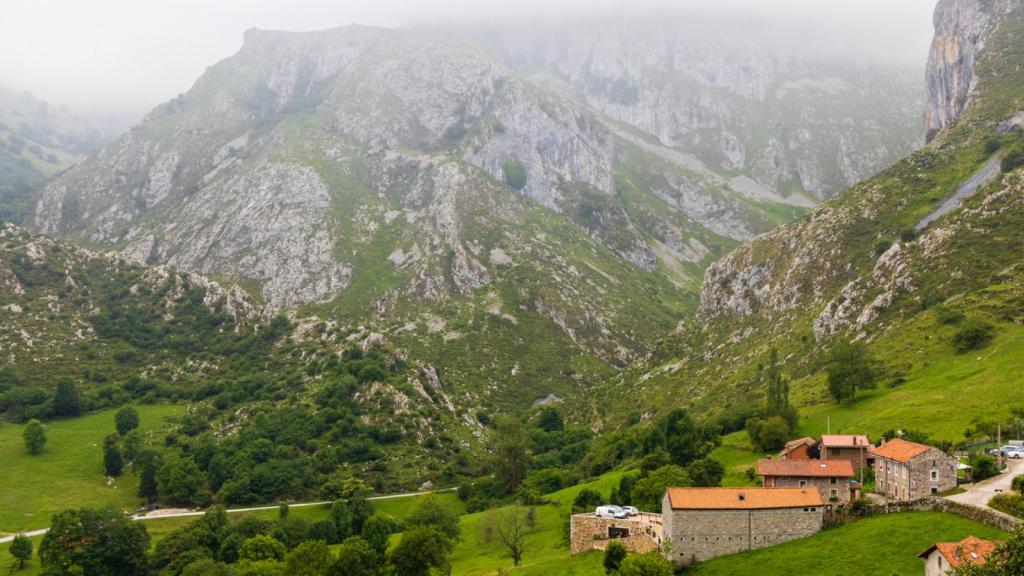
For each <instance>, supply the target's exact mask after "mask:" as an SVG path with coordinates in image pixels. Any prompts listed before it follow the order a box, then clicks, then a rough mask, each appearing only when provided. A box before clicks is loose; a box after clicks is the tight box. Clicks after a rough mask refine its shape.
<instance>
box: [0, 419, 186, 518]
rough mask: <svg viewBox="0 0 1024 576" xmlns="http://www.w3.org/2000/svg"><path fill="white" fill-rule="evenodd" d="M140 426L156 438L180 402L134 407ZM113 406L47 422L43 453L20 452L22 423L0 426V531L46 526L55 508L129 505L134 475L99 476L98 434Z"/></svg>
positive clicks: (110, 424)
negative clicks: (110, 479)
mask: <svg viewBox="0 0 1024 576" xmlns="http://www.w3.org/2000/svg"><path fill="white" fill-rule="evenodd" d="M137 409H138V411H139V416H140V419H141V424H140V426H139V429H140V430H141V431H142V432H143V434H144V436H145V437H146V438H147V441H154V440H158V439H161V438H160V434H159V432H160V431H162V430H165V429H166V428H167V426H168V420H167V419H168V418H169V417H174V416H179V415H181V414H183V413H184V410H185V408H184V407H183V406H180V405H170V404H157V405H142V406H137ZM115 412H116V410H105V411H103V412H98V413H95V414H89V415H86V416H81V417H79V418H72V419H67V420H57V421H54V422H49V423H47V424H46V428H47V432H46V436H47V443H46V447H45V448H44V449H43V452H42V454H39V455H37V456H31V455H29V454H28V453H27V452H26V451H25V445H24V441H23V440H22V437H21V434H22V430H23V429H24V426H22V425H17V424H3V425H0V462H3V474H0V532H8V533H12V532H19V531H27V530H33V529H38V528H45V527H46V526H47V525H49V522H50V517H51V516H53V514H55V513H56V512H59V511H61V510H64V509H66V508H73V507H100V506H116V507H118V508H123V509H127V510H133V509H135V508H136V507H137V506H138V505H139V499H138V497H137V496H136V493H135V492H136V490H137V489H138V478H137V476H136V475H134V474H131V473H126V474H125V475H124V476H122V477H120V478H118V479H117V481H116V482H114V483H113V484H111V485H109V486H108V485H107V482H106V478H105V477H104V475H103V456H102V449H101V445H102V443H103V438H104V437H105V436H106V435H107V434H110V433H111V432H113V431H114V414H115Z"/></svg>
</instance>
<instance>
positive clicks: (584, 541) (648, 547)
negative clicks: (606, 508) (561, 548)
mask: <svg viewBox="0 0 1024 576" xmlns="http://www.w3.org/2000/svg"><path fill="white" fill-rule="evenodd" d="M644 518H645V519H646V520H641V519H633V518H627V519H616V518H598V517H597V516H594V515H593V514H575V515H573V517H572V518H571V519H570V528H569V540H570V551H571V552H572V553H573V554H579V553H581V552H586V551H588V550H604V549H605V547H607V546H608V543H609V542H618V543H620V544H622V545H623V546H625V547H626V550H629V551H630V552H637V553H640V554H644V553H646V552H650V551H652V550H657V549H658V548H659V546H660V544H661V530H660V526H657V525H655V523H654V522H655V520H651V518H652V517H650V516H648V515H645V516H644ZM653 518H656V517H653ZM613 527H615V528H627V529H629V536H628V537H625V538H615V539H610V538H609V537H608V529H609V528H613Z"/></svg>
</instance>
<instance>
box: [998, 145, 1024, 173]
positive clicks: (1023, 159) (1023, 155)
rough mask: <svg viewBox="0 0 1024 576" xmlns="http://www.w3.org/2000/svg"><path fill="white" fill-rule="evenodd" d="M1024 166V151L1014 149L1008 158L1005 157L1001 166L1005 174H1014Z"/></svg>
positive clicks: (1008, 154) (1007, 155)
mask: <svg viewBox="0 0 1024 576" xmlns="http://www.w3.org/2000/svg"><path fill="white" fill-rule="evenodd" d="M1022 166H1024V149H1021V148H1014V149H1013V150H1011V151H1010V152H1008V153H1007V154H1006V156H1003V162H1002V166H1001V167H1002V169H1003V172H1013V171H1014V170H1016V169H1018V168H1020V167H1022Z"/></svg>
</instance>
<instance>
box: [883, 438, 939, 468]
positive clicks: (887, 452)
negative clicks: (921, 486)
mask: <svg viewBox="0 0 1024 576" xmlns="http://www.w3.org/2000/svg"><path fill="white" fill-rule="evenodd" d="M930 449H931V446H925V445H924V444H918V443H917V442H910V441H909V440H904V439H902V438H897V439H895V440H890V441H888V442H886V443H885V444H883V445H881V446H879V447H878V448H875V452H874V454H875V456H877V457H879V458H885V459H886V460H895V461H897V462H909V461H910V460H911V459H913V458H914V456H917V455H919V454H924V453H925V452H927V451H928V450H930Z"/></svg>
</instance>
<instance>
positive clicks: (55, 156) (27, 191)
mask: <svg viewBox="0 0 1024 576" xmlns="http://www.w3.org/2000/svg"><path fill="white" fill-rule="evenodd" d="M107 141H109V135H108V134H106V133H105V132H104V131H103V130H101V129H99V128H97V127H96V126H94V125H93V124H92V123H90V122H89V121H88V120H84V119H82V118H80V117H78V116H75V115H73V114H72V113H71V112H70V111H69V110H67V109H66V108H63V107H56V106H51V105H49V104H47V103H46V102H42V101H40V100H37V99H36V98H34V97H33V96H32V95H31V94H29V93H27V92H22V93H18V92H15V91H13V90H10V89H8V88H4V87H3V86H0V220H8V221H13V222H20V221H21V220H22V219H23V218H24V217H25V215H26V214H27V213H28V212H29V211H30V210H31V208H32V206H33V204H34V202H35V192H36V191H37V190H38V189H39V188H41V187H42V186H43V185H44V184H45V183H46V181H47V179H49V178H50V177H52V176H53V175H55V174H57V173H59V172H61V171H62V170H66V169H68V168H69V167H71V166H73V165H75V164H77V163H78V162H81V161H82V160H83V159H85V158H86V157H87V156H88V155H89V154H92V153H93V152H96V151H97V150H99V149H100V148H101V147H102V146H103V144H105V143H106V142H107Z"/></svg>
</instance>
